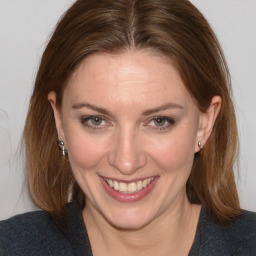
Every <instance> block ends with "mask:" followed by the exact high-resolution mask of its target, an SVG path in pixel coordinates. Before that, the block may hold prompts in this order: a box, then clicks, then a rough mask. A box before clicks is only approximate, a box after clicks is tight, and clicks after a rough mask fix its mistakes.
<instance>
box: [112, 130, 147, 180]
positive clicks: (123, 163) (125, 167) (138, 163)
mask: <svg viewBox="0 0 256 256" xmlns="http://www.w3.org/2000/svg"><path fill="white" fill-rule="evenodd" d="M108 162H109V164H110V165H111V166H113V167H114V168H115V169H117V170H118V171H119V172H121V173H122V174H124V175H131V174H133V173H134V172H136V171H137V170H138V169H140V168H142V167H144V166H145V165H146V162H147V157H146V153H145V152H144V150H143V145H142V143H140V140H139V135H138V134H136V133H135V132H132V131H130V130H129V129H124V130H120V131H119V132H118V134H116V135H115V138H114V141H113V145H112V149H111V150H110V152H109V154H108Z"/></svg>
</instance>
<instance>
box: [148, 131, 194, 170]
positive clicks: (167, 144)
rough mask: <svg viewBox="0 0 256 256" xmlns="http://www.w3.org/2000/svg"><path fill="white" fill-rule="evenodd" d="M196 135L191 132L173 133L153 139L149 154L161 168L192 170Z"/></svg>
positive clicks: (149, 146)
mask: <svg viewBox="0 0 256 256" xmlns="http://www.w3.org/2000/svg"><path fill="white" fill-rule="evenodd" d="M194 143H195V136H193V134H191V133H182V135H181V134H175V135H174V136H173V134H172V135H171V136H169V137H168V136H167V137H165V138H161V139H158V140H151V143H150V144H149V145H148V146H147V148H148V154H150V155H151V157H152V158H153V159H154V160H155V162H157V164H158V165H159V166H161V168H163V169H165V170H167V171H170V172H173V173H175V172H177V171H178V172H180V171H185V172H187V173H188V172H190V170H191V167H192V164H193V159H194Z"/></svg>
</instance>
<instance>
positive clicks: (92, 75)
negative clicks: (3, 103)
mask: <svg viewBox="0 0 256 256" xmlns="http://www.w3.org/2000/svg"><path fill="white" fill-rule="evenodd" d="M230 94H231V88H230V79H229V72H228V68H227V65H226V62H225V59H224V56H223V54H222V51H221V48H220V46H219V44H218V41H217V39H216V37H215V35H214V34H213V32H212V30H211V28H210V26H209V24H208V23H207V21H206V20H205V19H204V17H203V16H202V15H201V14H200V12H199V11H198V10H197V9H196V8H195V7H194V6H193V5H192V4H191V3H190V2H189V1H186V0H179V1H176V0H175V1H174V0H168V1H164V0H157V1H156V0H147V1H140V0H138V1H134V0H115V1H113V0H104V1H103V0H102V1H101V0H97V1H95V0H94V1H93V0H87V1H86V0H78V1H76V2H75V3H74V4H73V6H71V8H70V9H69V10H68V11H67V12H66V14H65V15H64V16H63V17H62V19H61V21H60V22H59V23H58V25H57V27H56V29H55V32H54V33H53V35H52V38H51V40H50V41H49V43H48V46H47V47H46V50H45V52H44V54H43V57H42V61H41V64H40V67H39V71H38V74H37V78H36V82H35V87H34V92H33V95H32V97H31V101H30V108H29V112H28V115H27V120H26V125H25V130H24V141H25V148H26V158H27V159H26V165H27V166H26V168H27V180H28V184H29V190H30V193H31V197H32V199H33V201H34V202H35V204H36V205H37V206H38V207H39V208H41V209H42V210H43V211H38V212H33V213H27V214H24V215H21V216H16V217H14V218H12V219H10V220H7V221H3V222H2V223H1V225H0V241H1V242H0V245H1V250H2V251H0V252H2V254H3V255H94V256H95V255H96V256H97V255H120V254H122V255H160V256H161V255H255V254H256V215H255V214H254V213H251V212H246V211H242V210H241V209H240V206H239V199H238V195H237V190H236V185H235V181H234V175H233V165H234V161H235V157H236V153H237V128H236V121H235V115H234V108H233V103H232V100H231V97H230ZM163 238H164V239H163Z"/></svg>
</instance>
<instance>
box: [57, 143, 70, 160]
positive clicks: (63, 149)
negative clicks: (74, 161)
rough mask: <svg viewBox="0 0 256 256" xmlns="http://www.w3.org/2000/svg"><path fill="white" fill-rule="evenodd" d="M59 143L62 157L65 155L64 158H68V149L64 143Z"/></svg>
mask: <svg viewBox="0 0 256 256" xmlns="http://www.w3.org/2000/svg"><path fill="white" fill-rule="evenodd" d="M57 142H58V145H59V147H60V149H61V153H62V155H63V156H66V154H67V153H68V151H67V150H66V148H65V143H64V142H63V141H62V140H58V141H57Z"/></svg>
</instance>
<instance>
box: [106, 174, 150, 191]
mask: <svg viewBox="0 0 256 256" xmlns="http://www.w3.org/2000/svg"><path fill="white" fill-rule="evenodd" d="M154 179H155V177H150V178H146V179H143V180H138V181H133V182H119V181H117V180H112V179H108V178H103V180H104V181H105V182H106V183H107V184H108V185H109V186H110V187H111V188H113V189H114V190H115V191H118V192H120V193H123V194H135V193H137V192H139V191H141V190H143V189H145V188H147V187H148V186H149V185H150V184H151V183H152V182H153V181H154Z"/></svg>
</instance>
